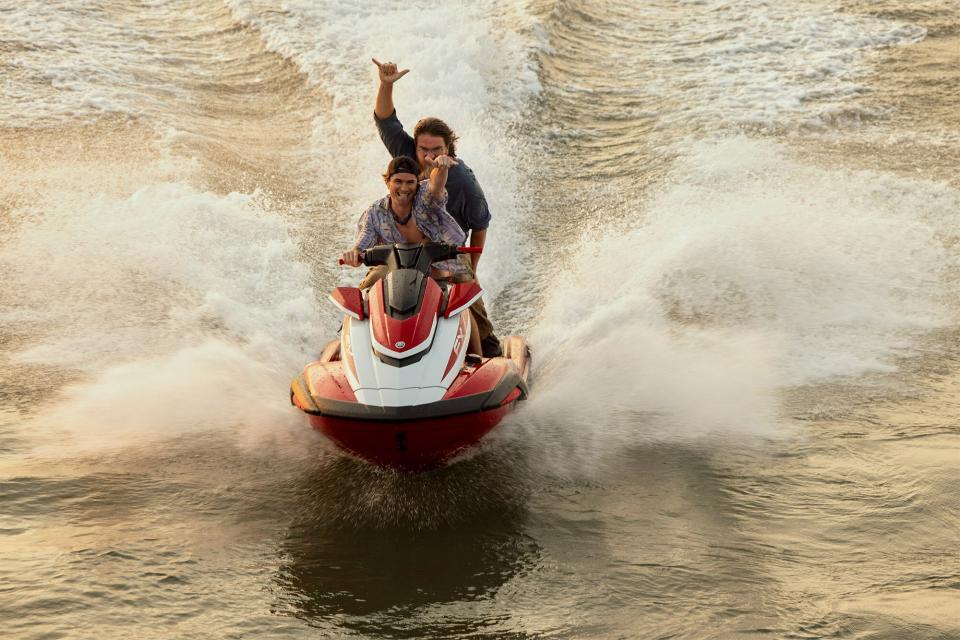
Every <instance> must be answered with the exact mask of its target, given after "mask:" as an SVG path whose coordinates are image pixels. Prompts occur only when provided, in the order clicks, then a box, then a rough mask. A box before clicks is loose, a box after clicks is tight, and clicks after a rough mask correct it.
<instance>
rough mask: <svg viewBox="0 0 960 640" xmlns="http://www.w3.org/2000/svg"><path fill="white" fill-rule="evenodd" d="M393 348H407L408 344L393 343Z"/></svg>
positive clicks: (398, 341)
mask: <svg viewBox="0 0 960 640" xmlns="http://www.w3.org/2000/svg"><path fill="white" fill-rule="evenodd" d="M393 346H395V347H396V348H397V349H403V348H404V347H405V346H407V343H406V342H404V341H403V340H397V341H396V342H394V343H393Z"/></svg>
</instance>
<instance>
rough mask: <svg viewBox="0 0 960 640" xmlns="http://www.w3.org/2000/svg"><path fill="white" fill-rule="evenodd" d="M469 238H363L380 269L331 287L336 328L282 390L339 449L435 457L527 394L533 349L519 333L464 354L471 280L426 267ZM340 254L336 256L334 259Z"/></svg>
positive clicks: (417, 465) (463, 445)
mask: <svg viewBox="0 0 960 640" xmlns="http://www.w3.org/2000/svg"><path fill="white" fill-rule="evenodd" d="M473 250H474V248H473V247H458V246H456V245H448V244H442V243H434V242H427V243H423V244H393V245H379V246H376V247H371V248H370V249H368V250H367V251H366V252H365V253H364V254H363V263H364V264H365V265H367V266H378V265H384V266H386V275H385V276H384V277H383V278H382V279H380V280H379V281H377V282H376V283H375V284H374V285H373V286H372V287H370V289H368V290H367V291H361V290H360V289H357V288H353V287H337V288H336V289H335V290H334V291H333V292H332V293H331V294H330V300H331V301H332V302H333V303H334V304H335V305H336V306H337V307H339V308H340V310H341V311H342V312H343V313H344V317H343V325H342V327H341V330H340V337H339V338H338V339H335V340H332V341H330V342H329V343H328V344H327V345H326V347H325V348H324V349H323V352H322V353H321V355H320V358H319V359H318V360H317V361H316V362H311V363H310V364H308V365H307V366H306V368H305V369H304V371H303V373H302V374H301V375H300V376H298V377H297V378H295V379H294V380H293V382H292V383H291V386H290V400H291V402H292V404H293V405H294V406H296V407H297V408H298V409H300V410H301V411H303V412H304V413H306V414H307V416H308V418H309V421H310V425H311V426H312V427H313V428H314V429H316V430H318V431H320V432H322V433H323V434H324V435H326V436H327V437H328V438H329V439H330V440H332V441H333V442H334V443H335V444H336V445H337V446H338V447H339V448H340V449H342V450H344V451H346V452H348V453H349V454H351V455H353V456H356V457H359V458H361V459H364V460H366V461H369V462H371V463H373V464H376V465H380V466H386V467H392V468H396V469H402V470H423V469H428V468H431V467H436V466H440V465H443V464H445V463H447V462H448V461H450V460H451V459H452V458H454V457H455V456H457V455H458V454H461V453H464V452H465V451H466V450H468V449H470V448H472V447H474V446H475V445H477V444H478V443H479V442H480V440H481V438H483V437H484V436H485V435H486V434H487V433H489V432H490V431H491V430H492V429H493V428H494V427H496V426H497V424H498V423H499V422H500V421H501V420H502V419H503V418H504V416H506V415H507V413H509V412H510V411H511V410H512V409H513V408H514V407H515V406H516V404H517V403H518V402H520V401H522V400H525V399H526V398H527V395H528V393H529V390H528V381H529V374H530V351H529V349H528V347H527V344H526V342H525V341H524V339H523V338H521V337H519V336H509V337H507V338H505V339H504V340H503V341H502V346H503V355H502V356H499V357H495V358H484V357H480V356H478V355H474V354H468V353H467V349H468V345H469V336H470V330H471V316H470V314H469V313H466V311H467V309H469V307H470V305H471V304H473V303H474V302H475V301H476V300H477V299H478V298H479V297H480V296H481V294H482V293H483V290H482V289H481V287H480V286H479V284H478V283H476V282H467V283H462V284H453V283H450V282H444V281H443V280H434V279H433V278H431V277H430V273H431V267H432V265H433V263H434V262H438V261H441V260H449V259H453V258H456V257H457V256H458V255H459V254H461V253H469V252H472V251H473ZM341 263H342V261H341Z"/></svg>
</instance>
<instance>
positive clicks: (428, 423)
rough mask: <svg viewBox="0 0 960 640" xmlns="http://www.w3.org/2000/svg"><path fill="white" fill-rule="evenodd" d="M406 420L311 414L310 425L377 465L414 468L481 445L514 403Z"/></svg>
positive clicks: (434, 462)
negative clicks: (370, 419)
mask: <svg viewBox="0 0 960 640" xmlns="http://www.w3.org/2000/svg"><path fill="white" fill-rule="evenodd" d="M514 404H515V402H508V403H506V404H504V405H503V406H500V407H497V408H495V409H488V410H486V411H480V412H477V413H469V414H464V415H457V416H446V417H440V418H430V419H426V420H409V421H400V422H376V421H357V420H351V419H347V418H337V417H334V416H318V415H311V416H309V418H310V425H311V426H312V427H313V428H314V429H316V430H317V431H320V432H322V433H323V434H325V435H326V436H327V437H328V438H330V439H331V440H333V441H334V442H335V443H336V444H337V445H339V446H340V447H341V448H343V449H345V450H346V451H349V452H350V453H352V454H353V455H355V456H357V457H359V458H362V459H364V460H367V461H369V462H372V463H374V464H378V465H382V466H387V467H393V468H395V469H402V470H408V471H419V470H423V469H429V468H431V467H437V466H440V465H442V464H443V463H445V462H446V461H448V460H449V459H450V458H452V457H453V456H455V455H456V454H457V453H459V452H461V451H463V450H464V449H467V448H468V447H471V446H473V445H475V444H477V443H478V442H479V441H480V439H481V438H483V436H485V435H486V434H487V433H489V432H490V430H491V429H493V428H494V427H495V426H497V424H498V423H499V422H500V421H501V420H502V419H503V417H504V416H505V415H506V414H507V412H509V411H510V409H511V408H513V405H514Z"/></svg>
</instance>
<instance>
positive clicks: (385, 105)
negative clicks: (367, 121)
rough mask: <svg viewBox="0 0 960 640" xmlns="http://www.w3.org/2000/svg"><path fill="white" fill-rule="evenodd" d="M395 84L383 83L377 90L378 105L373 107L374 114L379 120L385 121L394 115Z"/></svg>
mask: <svg viewBox="0 0 960 640" xmlns="http://www.w3.org/2000/svg"><path fill="white" fill-rule="evenodd" d="M393 111H394V107H393V83H392V82H381V83H380V87H379V88H378V89H377V103H376V105H374V107H373V112H374V113H375V114H376V116H377V117H378V118H380V119H381V120H383V119H384V118H389V117H390V114H391V113H393Z"/></svg>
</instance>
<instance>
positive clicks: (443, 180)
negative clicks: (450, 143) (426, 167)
mask: <svg viewBox="0 0 960 640" xmlns="http://www.w3.org/2000/svg"><path fill="white" fill-rule="evenodd" d="M455 166H457V161H456V160H454V159H453V158H451V157H450V156H437V157H436V158H434V159H433V169H431V170H430V198H431V199H432V200H434V201H437V200H441V199H442V198H443V192H444V191H445V190H446V188H447V173H448V172H449V170H450V167H455Z"/></svg>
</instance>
